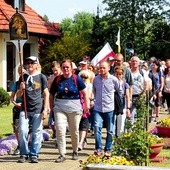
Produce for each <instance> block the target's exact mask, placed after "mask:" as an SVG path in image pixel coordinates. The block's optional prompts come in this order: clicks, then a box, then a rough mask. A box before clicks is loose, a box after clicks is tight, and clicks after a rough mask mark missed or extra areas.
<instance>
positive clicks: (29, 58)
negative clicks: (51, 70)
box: [26, 56, 39, 64]
mask: <svg viewBox="0 0 170 170" xmlns="http://www.w3.org/2000/svg"><path fill="white" fill-rule="evenodd" d="M28 60H31V61H34V63H36V64H38V63H39V60H38V58H37V57H35V56H30V57H27V58H26V61H28Z"/></svg>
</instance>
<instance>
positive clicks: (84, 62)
mask: <svg viewBox="0 0 170 170" xmlns="http://www.w3.org/2000/svg"><path fill="white" fill-rule="evenodd" d="M79 64H88V62H87V61H84V60H83V61H80V62H79Z"/></svg>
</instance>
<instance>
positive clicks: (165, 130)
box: [156, 118, 170, 137]
mask: <svg viewBox="0 0 170 170" xmlns="http://www.w3.org/2000/svg"><path fill="white" fill-rule="evenodd" d="M156 128H157V131H158V134H159V135H160V136H161V137H170V118H164V119H162V120H161V121H159V122H158V123H157V126H156Z"/></svg>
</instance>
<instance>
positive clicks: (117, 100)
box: [114, 91, 123, 115]
mask: <svg viewBox="0 0 170 170" xmlns="http://www.w3.org/2000/svg"><path fill="white" fill-rule="evenodd" d="M114 113H115V114H116V115H119V114H121V115H122V114H123V101H122V100H121V97H120V95H119V93H118V92H117V91H115V110H114Z"/></svg>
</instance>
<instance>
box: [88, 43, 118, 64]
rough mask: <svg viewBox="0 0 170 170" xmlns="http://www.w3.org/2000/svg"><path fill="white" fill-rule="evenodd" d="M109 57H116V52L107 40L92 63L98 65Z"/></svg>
mask: <svg viewBox="0 0 170 170" xmlns="http://www.w3.org/2000/svg"><path fill="white" fill-rule="evenodd" d="M109 57H113V58H115V53H114V52H113V50H112V48H111V46H110V44H109V43H108V42H107V43H106V44H105V46H104V47H103V48H102V49H101V50H100V51H99V53H98V54H97V55H96V56H95V57H94V58H93V59H92V61H91V64H93V65H94V66H97V65H98V64H99V63H100V62H101V61H104V60H107V59H108V58H109Z"/></svg>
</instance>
